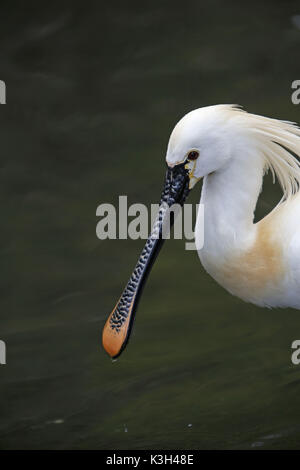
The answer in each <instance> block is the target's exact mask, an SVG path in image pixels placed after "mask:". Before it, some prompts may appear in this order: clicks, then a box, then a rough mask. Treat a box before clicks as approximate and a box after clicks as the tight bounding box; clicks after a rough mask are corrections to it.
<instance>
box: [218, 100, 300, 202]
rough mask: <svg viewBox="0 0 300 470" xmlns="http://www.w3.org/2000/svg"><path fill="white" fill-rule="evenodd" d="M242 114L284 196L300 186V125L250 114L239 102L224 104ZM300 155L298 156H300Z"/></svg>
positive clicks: (286, 196)
mask: <svg viewBox="0 0 300 470" xmlns="http://www.w3.org/2000/svg"><path fill="white" fill-rule="evenodd" d="M225 107H226V108H227V110H228V111H229V109H230V110H231V111H232V112H234V113H238V114H239V118H240V119H239V120H240V123H241V124H243V126H245V127H246V128H247V130H248V131H249V132H251V133H252V134H253V136H255V137H256V143H257V149H258V151H260V152H261V153H262V155H263V156H264V158H265V163H266V165H265V169H266V171H267V170H269V169H270V170H271V172H272V175H273V181H274V180H275V176H276V177H277V179H278V181H279V183H280V186H281V188H282V191H283V200H286V199H289V198H290V197H291V196H292V195H293V194H295V193H298V192H299V188H300V162H299V160H298V158H300V128H299V127H298V126H297V124H296V123H294V122H289V121H281V120H278V119H273V118H268V117H264V116H258V115H256V114H250V113H247V112H246V111H244V110H242V109H240V108H239V107H237V106H236V105H224V108H225ZM297 157H298V158H297Z"/></svg>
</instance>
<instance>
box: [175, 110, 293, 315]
mask: <svg viewBox="0 0 300 470" xmlns="http://www.w3.org/2000/svg"><path fill="white" fill-rule="evenodd" d="M191 150H197V151H198V152H199V157H198V159H197V160H196V161H193V162H189V163H188V164H187V168H189V170H190V178H191V179H190V184H191V187H192V186H194V184H195V183H196V182H197V181H198V180H199V179H201V178H204V181H203V188H202V194H201V203H202V204H204V246H203V248H202V249H201V250H199V252H198V253H199V257H200V260H201V262H202V265H203V266H204V268H205V269H206V271H207V272H208V273H209V274H210V275H211V276H212V277H213V278H214V279H215V280H216V281H217V282H218V283H219V284H221V285H222V286H223V287H224V288H226V289H227V290H228V291H229V292H231V293H232V294H234V295H236V296H238V297H240V298H242V299H244V300H246V301H248V302H252V303H254V304H256V305H260V306H268V307H294V308H300V192H299V186H300V164H299V161H298V160H297V158H296V157H295V156H294V155H293V154H295V155H298V156H300V129H299V128H298V127H297V126H296V125H295V124H293V123H290V122H287V121H279V120H276V119H270V118H266V117H262V116H257V115H254V114H248V113H246V112H245V111H243V110H241V109H240V108H238V107H236V106H233V105H217V106H209V107H205V108H200V109H197V110H195V111H192V112H190V113H189V114H187V115H186V116H184V117H183V118H182V119H181V120H180V121H179V123H178V124H177V125H176V126H175V128H174V130H173V132H172V134H171V137H170V140H169V145H168V150H167V157H166V160H167V163H168V165H169V166H171V167H172V166H174V165H177V164H179V163H182V162H184V161H185V160H186V158H187V157H188V154H189V152H190V151H191ZM291 152H292V153H291ZM268 169H270V170H271V171H272V173H273V177H274V178H275V176H276V177H277V179H278V181H279V183H280V185H281V187H282V191H283V198H282V200H281V201H280V203H279V204H278V205H277V206H276V207H275V208H274V209H273V210H272V212H270V213H269V214H268V215H267V216H266V217H265V218H264V219H262V220H261V221H259V222H258V223H255V224H254V223H253V220H254V211H255V207H256V203H257V199H258V196H259V193H260V191H261V188H262V181H263V175H264V173H265V172H266V171H267V170H268ZM199 223H200V221H199V220H197V223H196V228H195V236H196V240H197V234H198V236H199V234H200V233H201V228H200V227H199Z"/></svg>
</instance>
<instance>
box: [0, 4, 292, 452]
mask: <svg viewBox="0 0 300 470" xmlns="http://www.w3.org/2000/svg"><path fill="white" fill-rule="evenodd" d="M247 5H248V8H247V7H246V6H247ZM296 14H300V5H299V2H297V1H285V2H274V1H273V2H271V1H267V2H264V4H262V3H261V2H260V1H256V0H255V1H251V2H248V3H247V4H246V3H245V2H233V1H226V2H221V1H210V2H202V1H197V2H196V1H195V2H185V3H183V2H174V1H173V2H171V1H170V2H166V1H161V2H159V3H158V4H153V3H148V4H144V5H142V4H141V3H140V2H131V3H130V5H128V4H127V2H108V3H107V4H101V2H89V1H87V2H77V1H74V2H72V4H71V3H66V2H58V1H54V2H51V4H50V3H49V2H44V3H43V5H41V3H40V2H33V1H28V2H26V3H24V4H22V3H21V2H19V3H16V2H15V3H14V2H7V1H6V2H2V3H1V19H0V26H1V27H0V45H1V47H0V65H1V68H0V79H2V80H5V81H6V85H7V104H6V105H5V106H1V108H0V111H1V113H0V119H1V128H0V129H1V130H0V137H1V169H0V178H1V181H0V184H1V194H2V197H1V201H2V204H1V214H2V224H1V225H2V226H1V245H0V246H1V248H0V256H1V258H0V265H1V272H2V276H1V323H0V339H2V340H5V342H6V345H7V365H5V366H0V448H2V449H13V448H22V449H32V448H34V449H41V448H51V449H54V448H55V449H63V448H73V449H88V448H99V449H103V448H108V449H142V448H145V449H151V448H165V449H176V448H181V449H215V448H218V449H249V448H253V449H269V448H272V449H273V448H274V449H275V448H276V449H279V448H297V449H299V448H300V366H294V365H292V363H291V359H290V357H291V343H292V341H293V340H295V339H300V313H299V312H298V311H295V310H276V309H275V310H266V309H259V308H256V307H254V306H251V305H248V304H245V303H243V302H242V301H240V300H238V299H236V298H233V297H232V296H230V295H229V294H227V293H226V292H225V291H224V290H223V289H222V288H221V287H219V286H218V285H217V284H216V283H215V282H214V281H213V280H212V279H211V278H210V277H208V275H206V274H205V273H204V271H203V269H202V267H201V265H200V262H199V260H198V257H197V255H196V253H195V252H188V251H185V249H184V242H183V241H174V240H171V241H169V242H167V243H166V244H165V247H164V249H163V251H162V253H161V255H160V257H159V259H158V262H157V264H156V265H155V267H154V269H153V272H152V274H151V277H150V279H149V282H148V285H147V288H146V289H145V292H144V296H143V298H142V301H141V303H140V308H139V312H138V316H137V321H136V325H135V330H134V335H133V337H132V339H131V343H130V345H129V347H128V349H127V350H126V352H125V353H124V355H123V356H122V357H121V358H120V359H119V360H118V361H117V362H115V363H112V362H111V361H110V360H109V359H108V358H107V356H106V355H105V353H104V352H103V350H102V349H101V346H100V332H101V329H102V327H103V324H104V321H105V318H106V315H107V314H108V313H109V312H110V311H111V309H112V307H113V306H114V304H115V302H116V300H117V299H118V297H119V295H120V293H121V290H122V288H123V286H124V284H125V283H126V281H127V278H128V276H129V274H130V273H131V270H132V268H133V266H134V264H135V262H136V260H137V256H138V254H139V252H140V250H141V248H142V246H143V241H130V240H120V241H113V240H112V241H99V240H98V239H97V238H96V234H95V228H96V223H97V218H96V216H95V212H96V207H97V206H98V205H99V204H101V203H102V202H111V203H114V204H116V203H117V201H118V196H119V195H123V194H126V195H128V201H129V204H131V203H134V202H144V203H146V204H149V203H151V202H157V201H158V199H159V195H160V190H161V186H162V181H163V175H164V156H165V151H166V145H167V141H168V137H169V134H170V131H171V129H172V127H173V126H174V125H175V123H176V122H177V120H178V119H179V118H180V117H181V116H182V115H183V114H185V113H186V112H188V111H190V110H191V109H194V108H196V107H199V106H204V105H208V104H217V103H239V104H241V105H243V106H244V107H245V108H246V109H247V110H249V111H251V112H255V113H261V114H265V115H269V116H272V117H277V118H281V119H288V120H292V121H298V122H300V105H299V106H295V105H293V104H292V103H291V98H290V96H291V82H292V81H293V80H295V79H300V65H299V60H298V59H299V50H300V30H299V29H297V27H296V26H295V25H294V24H293V23H292V20H291V18H292V16H293V15H296ZM200 189H201V188H200V187H199V186H198V187H196V189H195V190H194V194H192V196H191V198H190V200H189V202H192V201H193V202H198V199H199V197H200ZM278 197H279V192H278V188H277V189H276V187H273V186H272V185H271V183H270V181H269V180H267V184H266V185H265V190H264V193H263V195H262V197H261V200H260V205H259V211H258V216H259V215H262V214H263V213H265V212H267V211H268V210H270V209H271V208H272V205H273V204H274V203H275V201H276V200H277V199H278Z"/></svg>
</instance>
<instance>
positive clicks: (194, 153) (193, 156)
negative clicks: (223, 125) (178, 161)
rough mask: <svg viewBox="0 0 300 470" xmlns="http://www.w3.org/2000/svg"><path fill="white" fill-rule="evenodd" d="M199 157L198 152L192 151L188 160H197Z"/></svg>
mask: <svg viewBox="0 0 300 470" xmlns="http://www.w3.org/2000/svg"><path fill="white" fill-rule="evenodd" d="M198 157H199V152H197V151H196V150H192V151H191V152H189V154H188V159H189V160H197V158H198Z"/></svg>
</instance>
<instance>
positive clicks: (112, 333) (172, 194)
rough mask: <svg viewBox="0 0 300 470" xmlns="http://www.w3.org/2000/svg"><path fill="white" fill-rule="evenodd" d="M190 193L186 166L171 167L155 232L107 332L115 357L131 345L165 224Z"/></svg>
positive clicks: (105, 343)
mask: <svg viewBox="0 0 300 470" xmlns="http://www.w3.org/2000/svg"><path fill="white" fill-rule="evenodd" d="M188 193H189V177H188V173H187V170H186V169H185V168H184V164H181V165H177V166H175V167H174V168H168V169H167V173H166V178H165V183H164V187H163V191H162V195H161V201H160V207H159V212H158V215H157V218H156V221H155V222H154V226H153V229H152V232H151V234H150V236H149V238H148V240H147V241H146V244H145V247H144V249H143V251H142V253H141V255H140V257H139V260H138V262H137V264H136V267H135V269H134V271H133V273H132V275H131V277H130V279H129V281H128V283H127V285H126V287H125V289H124V291H123V293H122V295H121V297H120V299H119V301H118V303H117V304H116V306H115V308H114V309H113V311H112V312H111V314H110V315H109V317H108V319H107V321H106V323H105V326H104V329H103V334H102V342H103V347H104V349H105V350H106V352H107V353H108V354H109V355H110V356H111V357H112V358H117V357H118V356H119V355H120V354H121V352H122V351H123V350H124V349H125V347H126V345H127V343H128V340H129V337H130V333H131V330H132V325H133V321H134V317H135V313H136V310H137V306H138V301H139V298H140V296H141V293H142V289H143V286H144V285H145V281H146V279H147V276H148V274H149V272H150V270H151V267H152V266H153V263H154V261H155V259H156V257H157V255H158V253H159V251H160V249H161V247H162V245H163V242H164V238H163V234H165V233H166V232H165V224H166V222H168V223H169V225H170V226H171V225H172V224H173V223H174V216H173V213H171V214H170V215H169V208H170V207H171V206H172V205H173V204H180V205H183V204H184V201H185V199H186V197H187V195H188Z"/></svg>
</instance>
